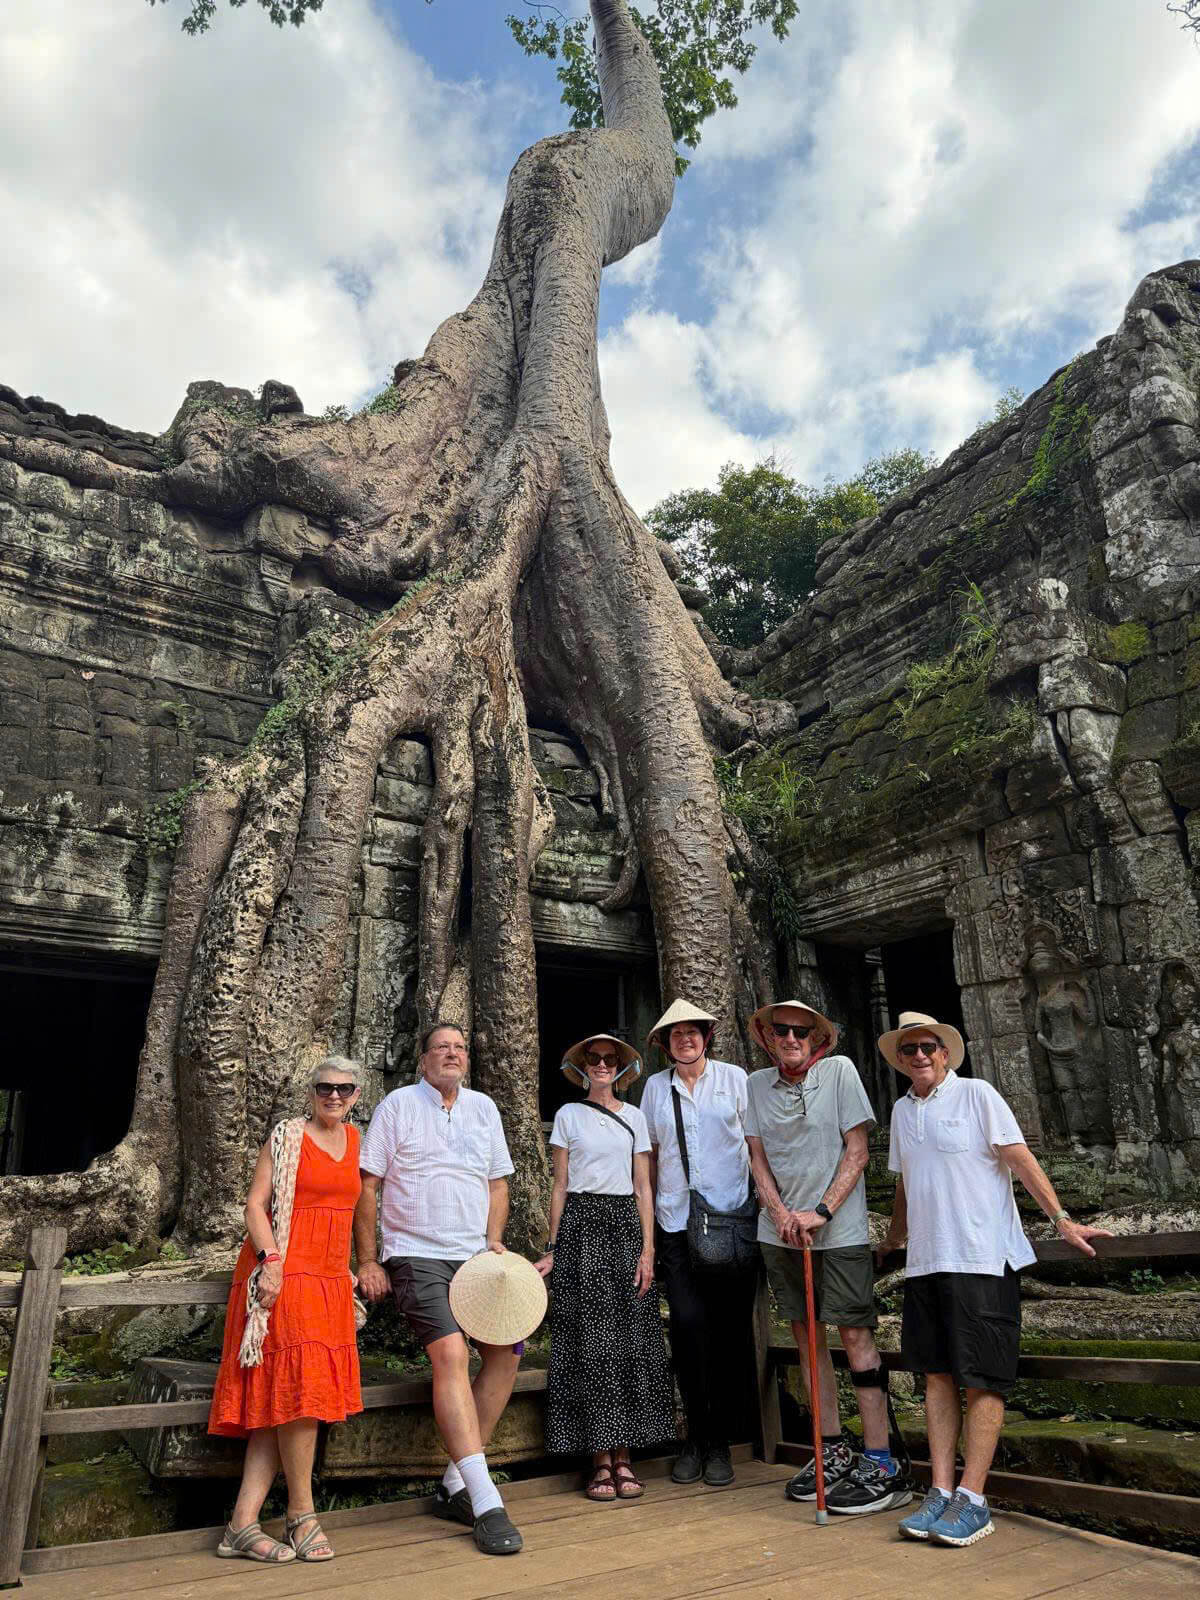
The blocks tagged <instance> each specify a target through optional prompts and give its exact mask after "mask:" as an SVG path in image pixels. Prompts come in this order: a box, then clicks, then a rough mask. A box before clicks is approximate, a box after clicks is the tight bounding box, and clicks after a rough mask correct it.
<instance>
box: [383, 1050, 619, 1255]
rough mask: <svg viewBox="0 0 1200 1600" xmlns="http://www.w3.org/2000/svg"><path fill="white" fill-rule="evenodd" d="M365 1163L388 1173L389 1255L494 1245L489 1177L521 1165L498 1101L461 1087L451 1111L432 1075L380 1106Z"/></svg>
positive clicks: (463, 1251)
mask: <svg viewBox="0 0 1200 1600" xmlns="http://www.w3.org/2000/svg"><path fill="white" fill-rule="evenodd" d="M616 1131H618V1132H619V1131H620V1130H619V1129H618V1130H616ZM359 1165H360V1166H361V1167H362V1170H363V1171H364V1172H370V1173H372V1174H374V1176H375V1177H377V1178H382V1179H383V1185H382V1193H381V1195H380V1208H379V1209H380V1223H381V1230H382V1234H383V1241H382V1254H381V1257H380V1259H381V1260H383V1261H387V1260H389V1259H390V1258H391V1257H392V1256H420V1257H423V1258H425V1259H431V1260H434V1261H465V1260H466V1259H467V1257H468V1256H473V1255H478V1253H479V1252H480V1251H481V1250H484V1249H486V1248H487V1217H488V1202H489V1193H488V1183H489V1180H491V1179H492V1178H507V1177H508V1175H509V1173H510V1172H512V1170H513V1164H512V1160H511V1158H510V1156H509V1153H508V1145H507V1144H506V1143H505V1140H504V1128H503V1126H502V1124H501V1122H500V1113H499V1111H497V1109H496V1103H495V1101H494V1100H491V1099H489V1097H488V1096H487V1095H486V1094H480V1093H479V1092H478V1091H477V1090H475V1089H459V1091H458V1094H457V1095H456V1096H455V1100H454V1104H453V1105H452V1106H451V1107H450V1109H449V1110H448V1111H447V1109H446V1107H445V1106H444V1105H443V1103H442V1097H441V1094H440V1093H439V1092H438V1090H436V1089H434V1088H431V1087H430V1085H429V1084H428V1083H426V1081H425V1079H424V1078H421V1079H419V1080H418V1081H417V1082H416V1083H410V1084H406V1085H405V1086H404V1088H403V1089H394V1090H393V1091H392V1093H391V1094H389V1095H388V1096H387V1097H386V1098H385V1099H383V1100H381V1101H380V1103H379V1104H378V1105H377V1106H376V1108H375V1114H374V1116H373V1117H372V1118H371V1126H370V1127H369V1128H368V1129H367V1136H366V1138H365V1139H364V1140H363V1142H362V1151H361V1153H360V1155H359Z"/></svg>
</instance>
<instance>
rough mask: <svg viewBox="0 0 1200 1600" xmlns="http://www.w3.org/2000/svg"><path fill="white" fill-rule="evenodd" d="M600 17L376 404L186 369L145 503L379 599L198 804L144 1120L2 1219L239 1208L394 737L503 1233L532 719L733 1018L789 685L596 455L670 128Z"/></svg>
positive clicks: (338, 963)
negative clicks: (609, 313) (581, 750)
mask: <svg viewBox="0 0 1200 1600" xmlns="http://www.w3.org/2000/svg"><path fill="white" fill-rule="evenodd" d="M592 14H593V19H594V22H595V28H596V44H597V50H598V55H599V65H600V81H601V86H602V92H603V97H604V109H605V127H604V128H602V129H597V130H594V131H590V132H586V133H571V134H564V135H561V136H558V137H555V138H551V139H545V140H542V141H541V142H540V143H539V144H537V145H534V146H533V147H532V148H531V149H529V150H527V151H526V152H525V153H524V154H523V155H522V156H521V157H520V159H519V160H518V162H517V164H516V166H515V167H514V169H513V172H512V176H511V178H510V180H509V185H508V193H507V197H506V200H505V205H504V210H503V214H502V216H501V219H500V225H499V228H498V230H497V234H496V242H495V247H494V250H493V255H492V261H491V265H490V267H489V269H488V273H487V276H486V278H485V280H484V283H483V286H482V288H481V289H480V291H479V294H478V295H477V296H476V298H475V300H474V301H473V302H472V304H471V305H470V306H469V307H468V308H467V310H466V311H464V312H462V313H460V314H458V315H456V316H453V317H450V318H449V319H448V320H447V321H446V322H445V323H443V324H442V326H441V327H440V328H439V329H438V330H437V332H436V333H435V334H434V336H433V338H432V339H431V341H430V343H429V346H428V348H427V350H426V352H425V354H424V356H423V357H422V359H421V360H420V361H418V362H415V363H412V364H411V365H408V364H406V370H404V372H403V375H402V376H401V375H399V369H398V385H397V387H398V396H399V405H398V408H397V410H396V411H395V412H394V413H391V414H386V415H376V416H369V415H363V416H358V417H355V418H353V419H351V420H350V421H349V422H344V423H342V422H328V421H318V420H316V419H313V418H309V417H287V418H283V419H276V420H274V421H273V422H272V423H271V424H270V425H269V426H267V425H255V424H250V423H241V422H239V421H238V419H237V417H236V416H232V417H231V416H230V414H229V411H228V408H226V407H222V406H216V405H214V404H213V403H212V397H211V396H210V395H207V394H206V393H205V392H203V391H200V392H194V393H193V398H192V400H191V402H190V403H189V404H188V405H186V406H185V408H184V410H183V411H182V412H181V414H180V416H179V417H178V418H177V419H176V422H175V424H174V425H173V430H172V437H173V439H174V442H175V444H176V446H177V448H178V449H179V450H180V451H181V453H182V461H181V463H180V464H179V465H178V466H177V467H175V468H173V469H171V470H170V471H168V472H166V473H165V474H163V480H162V483H161V486H160V487H159V488H158V489H157V490H156V491H155V492H156V493H157V494H158V496H159V497H160V498H162V499H164V500H167V501H169V502H171V503H173V504H176V505H181V506H191V507H196V508H203V509H208V510H211V511H215V512H217V513H219V514H221V515H223V516H227V517H229V516H242V515H245V514H246V513H248V512H249V511H251V510H252V509H253V508H254V507H255V506H257V505H260V504H275V505H279V504H284V505H290V506H293V507H295V508H296V509H298V510H301V511H307V512H311V513H314V514H317V515H320V516H321V517H323V518H326V519H331V520H332V523H333V526H334V529H335V538H334V540H333V542H332V543H331V544H330V546H329V547H328V549H327V550H326V552H325V553H324V557H323V561H324V566H325V569H326V572H327V574H328V577H329V580H330V582H331V583H332V584H333V585H334V586H335V587H336V588H337V589H339V590H340V591H341V592H342V593H344V594H346V595H348V596H351V597H358V598H363V597H375V598H376V599H378V597H380V596H382V597H385V598H387V599H388V600H394V601H395V604H393V606H392V608H391V610H389V611H387V612H385V613H384V614H383V615H382V616H381V617H379V618H377V619H376V620H374V621H371V622H368V623H367V624H365V625H364V627H363V628H362V629H361V630H360V631H359V632H358V633H357V634H354V632H353V630H352V629H349V628H346V629H345V630H344V631H343V634H342V636H341V637H331V636H330V629H329V627H328V625H327V624H324V623H323V624H322V625H321V626H318V627H316V628H314V629H313V630H312V632H310V634H309V635H308V636H307V638H302V639H301V641H300V643H299V645H298V646H297V648H296V650H295V652H294V653H293V656H292V657H291V658H290V660H289V661H288V663H287V664H286V668H285V671H284V673H283V678H284V682H285V692H284V697H283V700H282V703H281V704H282V709H281V710H280V711H279V712H278V713H277V714H276V715H275V716H273V717H272V718H270V719H268V724H267V725H266V726H264V729H263V730H262V734H261V737H260V738H259V739H258V740H256V742H255V744H254V746H252V748H251V750H250V751H249V752H248V753H247V754H246V756H244V757H243V758H242V759H241V760H240V761H239V762H238V763H236V764H234V765H233V766H231V767H230V769H229V770H227V771H221V772H214V773H213V774H212V775H211V776H210V778H209V781H208V783H207V784H206V786H205V787H204V788H203V789H201V790H199V791H198V792H197V793H196V794H195V795H194V796H193V798H192V800H191V803H190V806H189V811H188V814H187V817H186V820H185V828H184V834H183V839H182V841H181V845H180V848H179V851H178V854H177V858H176V863H175V870H174V878H173V884H172V891H171V900H170V906H169V911H168V929H167V937H166V941H165V944H164V948H163V955H162V960H161V962H160V965H159V970H158V977H157V981H156V987H155V994H154V999H153V1002H152V1008H151V1018H150V1025H149V1028H148V1033H147V1042H146V1047H145V1051H144V1053H143V1058H142V1064H141V1086H142V1090H143V1091H145V1090H146V1088H147V1085H149V1084H151V1083H155V1084H158V1085H160V1086H162V1088H163V1092H164V1093H166V1094H167V1095H168V1097H169V1100H170V1115H169V1117H168V1119H167V1121H168V1123H169V1126H167V1127H163V1126H162V1125H161V1122H162V1118H161V1107H162V1106H163V1104H165V1103H166V1102H165V1101H164V1099H163V1098H162V1094H160V1095H159V1097H158V1098H157V1100H156V1099H155V1098H154V1097H153V1096H152V1095H151V1094H149V1093H148V1092H140V1093H139V1099H138V1106H137V1109H136V1110H135V1113H134V1119H133V1125H132V1127H131V1130H130V1133H129V1136H128V1138H127V1139H126V1140H125V1141H124V1143H123V1144H122V1145H121V1146H119V1147H118V1149H117V1150H116V1151H114V1152H112V1153H111V1154H110V1155H109V1156H106V1157H103V1158H101V1160H100V1161H98V1162H97V1163H95V1164H94V1165H93V1167H92V1168H91V1169H89V1171H88V1172H87V1173H84V1174H65V1175H63V1176H62V1177H60V1178H56V1179H53V1180H47V1179H36V1180H34V1179H6V1180H3V1183H2V1192H3V1193H4V1196H5V1199H6V1200H10V1199H13V1198H17V1197H18V1196H19V1198H20V1202H21V1208H22V1210H21V1215H20V1216H19V1217H18V1218H16V1219H15V1220H14V1221H13V1222H12V1223H11V1224H9V1225H7V1226H5V1225H0V1247H11V1246H12V1244H13V1243H14V1242H15V1234H16V1233H17V1232H18V1231H20V1230H23V1229H24V1227H25V1226H26V1223H27V1219H28V1218H29V1216H30V1215H38V1216H45V1217H49V1216H54V1217H63V1218H65V1219H66V1220H67V1221H68V1224H69V1227H70V1231H71V1241H72V1245H73V1246H74V1247H81V1246H84V1245H89V1244H92V1243H95V1242H99V1241H100V1240H103V1239H105V1238H111V1237H113V1236H114V1235H115V1234H122V1233H123V1234H125V1235H126V1236H133V1237H138V1236H145V1235H147V1234H150V1233H152V1232H154V1231H156V1230H158V1229H162V1228H166V1227H169V1226H171V1225H174V1226H175V1229H176V1232H177V1234H178V1236H179V1237H180V1238H181V1239H182V1240H183V1241H185V1242H188V1243H191V1244H205V1243H214V1244H215V1243H225V1242H227V1241H229V1240H230V1239H232V1238H234V1237H236V1236H237V1234H238V1233H239V1231H240V1229H241V1207H242V1204H243V1202H244V1195H245V1185H246V1180H247V1175H248V1171H249V1165H250V1163H251V1161H252V1159H253V1154H254V1151H255V1149H256V1148H257V1146H258V1144H259V1143H260V1142H261V1141H262V1140H263V1139H264V1138H265V1136H266V1133H267V1131H268V1129H269V1126H270V1124H271V1122H272V1120H273V1119H274V1118H275V1117H277V1116H278V1115H280V1114H281V1113H282V1112H284V1111H287V1110H290V1109H292V1108H293V1106H294V1104H295V1102H296V1098H297V1090H298V1086H299V1084H300V1082H301V1080H302V1079H303V1078H304V1076H305V1075H306V1073H307V1071H308V1070H309V1068H310V1066H311V1065H312V1063H313V1062H314V1061H316V1060H317V1059H319V1057H320V1056H321V1054H323V1053H324V1052H325V1051H326V1050H327V1049H329V1048H330V1046H331V1042H332V1041H331V1027H332V1020H333V1014H334V1008H335V1003H336V999H337V995H338V991H339V987H340V983H341V976H342V967H343V961H344V950H345V944H346V932H347V927H348V923H349V916H350V896H351V891H352V888H353V884H354V881H355V874H356V871H357V867H358V862H359V852H360V847H361V842H362V836H363V830H364V827H365V824H366V822H367V819H368V817H369V814H370V807H371V803H372V797H373V790H374V780H375V773H376V768H377V766H378V764H379V761H380V759H381V757H382V756H383V755H384V753H385V752H386V750H387V748H388V746H389V744H390V743H391V742H392V740H394V739H395V738H397V737H398V736H401V735H405V734H407V735H414V736H422V737H424V738H425V739H427V740H428V742H429V744H430V747H431V750H432V753H433V759H434V770H435V789H434V796H433V803H432V805H431V806H430V810H429V817H428V821H427V823H426V828H425V840H424V850H423V862H422V874H421V907H420V937H419V959H420V977H419V984H418V1010H419V1012H420V1016H421V1022H422V1025H425V1024H427V1023H428V1022H429V1021H430V1020H432V1019H433V1018H435V1017H438V1016H442V1015H446V1014H455V1015H458V1016H461V1015H462V1014H463V1012H464V1010H465V1008H466V1006H467V1005H468V1004H469V1005H470V1007H471V1008H472V1009H473V1022H474V1035H473V1049H472V1061H473V1072H474V1081H475V1082H476V1083H477V1084H478V1085H479V1086H480V1087H482V1088H483V1089H485V1090H486V1091H487V1092H489V1093H491V1094H492V1095H494V1096H495V1098H496V1100H497V1102H498V1103H499V1105H500V1109H501V1112H502V1115H503V1118H504V1122H505V1128H506V1132H507V1135H508V1139H509V1143H510V1146H511V1148H512V1153H513V1157H514V1160H515V1162H516V1165H517V1176H516V1178H515V1179H514V1180H513V1222H512V1225H511V1229H510V1238H511V1240H512V1241H513V1242H514V1243H515V1244H516V1245H517V1246H518V1247H520V1246H522V1245H529V1244H531V1243H532V1242H533V1241H535V1240H537V1239H538V1238H539V1237H544V1234H545V1226H546V1219H545V1204H546V1197H547V1187H548V1185H547V1163H546V1151H545V1144H544V1140H543V1138H542V1133H541V1127H540V1124H539V1121H538V1105H537V1074H538V1041H537V1032H536V1014H537V1008H536V995H535V991H534V962H533V955H534V951H533V933H532V925H531V919H530V907H529V876H530V872H531V870H532V868H533V865H534V863H535V862H536V859H537V855H538V852H539V850H540V849H541V847H542V845H543V844H544V842H545V840H546V838H547V837H548V835H549V833H550V831H551V827H552V816H551V813H550V810H549V807H548V805H547V803H546V799H545V796H544V795H543V794H542V793H541V791H540V786H539V784H538V781H537V778H536V774H535V773H534V770H533V766H532V763H531V760H530V754H529V739H528V727H527V716H528V715H529V713H531V712H532V713H533V714H535V715H536V716H539V717H550V718H551V719H553V721H554V722H556V723H561V724H565V725H567V726H569V727H571V728H573V729H574V730H575V731H576V732H577V733H578V735H579V736H580V738H581V739H582V740H583V741H584V744H585V746H586V748H587V749H588V752H589V754H590V755H591V757H592V759H593V760H594V761H595V763H596V766H597V769H598V771H599V772H600V775H601V784H602V792H603V797H604V802H605V805H606V807H607V808H608V810H609V811H610V813H611V815H612V816H613V817H614V819H615V821H616V824H617V827H618V830H619V836H620V838H621V843H622V847H623V849H624V852H625V863H624V870H623V871H622V874H621V878H620V882H619V883H618V885H617V886H616V889H615V891H614V893H613V894H612V895H611V896H610V898H609V901H608V905H609V907H610V908H613V907H616V906H618V905H620V904H623V903H624V902H625V901H626V900H627V899H628V897H629V895H630V894H631V892H632V890H633V888H634V884H635V882H636V880H637V877H638V873H639V871H641V872H642V873H644V876H645V881H646V885H647V887H648V890H649V895H650V899H651V903H652V906H653V911H654V921H655V929H656V934H657V939H658V944H659V951H660V961H661V973H662V986H663V992H664V993H665V994H668V995H674V994H678V993H684V994H689V995H692V996H694V997H696V998H697V999H698V1000H700V1001H702V1002H703V1003H704V1004H705V1006H706V1007H707V1008H709V1009H711V1010H713V1011H715V1012H717V1013H718V1014H719V1015H721V1016H722V1017H723V1018H724V1019H725V1024H724V1031H725V1037H726V1039H727V1040H732V1039H733V1038H734V1037H735V1036H737V1035H739V1034H741V1032H742V1026H741V1025H742V1024H743V1023H744V1019H745V1014H746V1009H747V1006H748V1004H749V1003H751V1002H752V1000H753V998H754V996H753V993H752V991H753V989H754V988H756V987H758V982H759V974H758V966H757V963H758V951H757V949H756V938H755V935H754V933H753V932H752V930H751V927H750V924H749V921H748V919H747V917H746V915H745V913H744V911H743V910H742V908H741V907H740V906H739V904H738V901H737V898H736V895H735V892H734V887H733V884H732V882H731V879H730V875H729V871H728V868H727V853H728V852H729V851H730V850H732V849H734V848H735V843H734V842H731V839H730V837H729V836H728V834H727V831H726V827H725V823H724V819H723V817H722V812H721V806H720V798H719V794H718V790H717V786H716V782H715V780H714V775H713V766H712V751H713V749H714V748H724V749H730V748H733V747H734V746H736V745H738V744H740V743H742V742H744V741H745V740H746V739H747V738H749V737H753V736H755V735H756V734H758V735H761V734H763V733H767V732H772V731H775V730H776V729H778V728H781V727H783V726H785V725H786V722H787V713H786V711H785V710H784V708H781V707H777V706H770V705H764V704H761V703H758V704H756V703H752V702H751V701H749V700H748V698H747V697H745V696H742V695H738V694H736V693H735V692H734V691H733V690H732V689H731V688H730V687H729V685H728V684H726V683H725V681H724V680H723V679H722V677H721V675H720V673H719V672H718V671H717V669H716V666H715V665H714V662H713V660H712V657H711V655H710V654H709V652H708V650H707V648H706V647H705V645H704V643H703V641H702V640H701V639H700V637H699V635H698V634H697V632H696V630H695V628H694V627H693V625H692V623H691V621H690V619H689V618H688V615H687V613H686V611H685V610H684V607H683V604H682V602H681V600H680V598H679V595H678V593H677V592H676V590H675V588H674V586H673V584H672V583H671V581H670V579H669V577H668V575H667V573H666V571H665V569H664V567H663V564H662V558H661V557H660V555H659V553H658V549H657V546H656V543H655V541H654V539H653V538H652V537H650V536H649V535H648V534H647V532H646V530H645V529H644V528H643V527H642V525H641V523H640V522H639V521H638V519H637V517H636V516H635V515H634V514H633V513H632V511H631V510H630V509H629V507H628V506H627V505H626V503H625V502H624V500H623V499H622V497H621V495H620V492H619V490H618V489H617V487H616V484H615V482H614V480H613V476H612V471H611V468H610V465H609V453H608V447H609V437H608V425H607V419H606V417H605V413H604V407H603V403H602V401H601V398H600V388H599V379H598V373H597V361H596V318H597V303H598V295H599V286H600V275H601V271H602V269H603V267H604V266H606V265H607V264H609V263H610V262H613V261H617V260H619V259H620V258H621V257H622V256H624V255H626V254H627V253H628V252H629V251H630V250H632V249H634V248H635V247H636V246H637V245H639V244H642V243H644V242H645V241H646V240H648V239H651V238H652V237H653V236H654V235H655V234H656V233H657V231H658V229H659V228H660V227H661V225H662V223H663V220H664V218H665V217H666V215H667V212H668V210H669V209H670V205H671V199H672V192H673V186H674V150H673V146H672V140H671V132H670V127H669V125H668V122H667V118H666V115H665V113H664V110H663V104H662V95H661V91H660V87H659V82H658V74H657V71H656V69H655V66H654V63H653V60H652V58H651V56H650V52H649V50H648V48H647V46H646V44H645V42H644V40H643V39H642V38H641V36H640V35H639V34H638V33H637V31H636V30H635V29H634V27H633V25H632V23H631V21H630V18H629V14H628V11H627V8H626V4H625V0H592ZM114 470H119V469H114ZM142 476H145V475H142ZM139 492H141V493H143V494H144V493H145V492H146V490H145V488H144V487H143V488H142V489H141V490H140V491H139ZM423 580H424V581H423ZM468 835H469V848H470V850H471V868H472V873H471V876H472V883H473V895H472V917H471V922H470V928H469V933H466V934H464V933H463V932H462V931H461V927H462V919H461V918H460V899H461V894H462V884H463V867H464V853H465V850H466V848H467V847H468ZM464 1020H466V1019H465V1017H464ZM581 1024H583V1025H586V1019H584V1018H581ZM179 1105H182V1106H185V1107H186V1108H187V1114H186V1116H184V1117H179V1116H178V1115H177V1106H179ZM5 1209H6V1211H7V1212H8V1215H9V1216H10V1217H13V1216H14V1212H15V1210H16V1208H14V1207H13V1206H12V1205H11V1204H9V1205H6V1207H5ZM10 1234H11V1235H13V1236H14V1237H9V1235H10Z"/></svg>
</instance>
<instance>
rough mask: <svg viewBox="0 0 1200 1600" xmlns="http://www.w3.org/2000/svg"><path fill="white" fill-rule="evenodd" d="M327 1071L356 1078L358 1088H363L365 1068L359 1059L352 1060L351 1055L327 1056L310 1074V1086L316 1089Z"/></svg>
mask: <svg viewBox="0 0 1200 1600" xmlns="http://www.w3.org/2000/svg"><path fill="white" fill-rule="evenodd" d="M327 1072H340V1073H342V1074H343V1076H345V1077H347V1078H353V1079H354V1087H355V1088H356V1089H361V1088H362V1081H363V1069H362V1067H361V1066H360V1065H359V1064H358V1062H357V1061H351V1059H350V1057H349V1056H326V1057H325V1059H324V1061H321V1062H318V1064H317V1065H316V1066H315V1067H314V1068H313V1069H312V1071H311V1072H310V1073H309V1075H308V1087H309V1088H310V1089H315V1088H316V1086H317V1085H318V1084H319V1083H320V1082H321V1081H322V1080H323V1078H324V1076H325V1074H326V1073H327Z"/></svg>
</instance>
